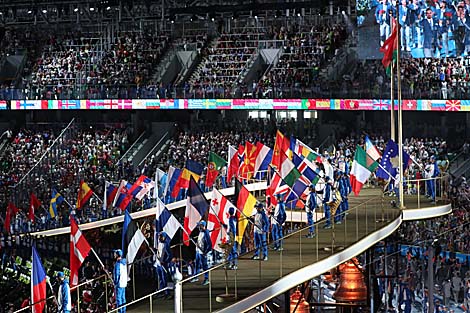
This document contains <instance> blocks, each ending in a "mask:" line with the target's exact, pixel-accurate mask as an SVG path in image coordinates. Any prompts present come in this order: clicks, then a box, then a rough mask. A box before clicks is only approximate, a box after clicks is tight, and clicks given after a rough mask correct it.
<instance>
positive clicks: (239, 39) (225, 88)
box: [188, 28, 266, 98]
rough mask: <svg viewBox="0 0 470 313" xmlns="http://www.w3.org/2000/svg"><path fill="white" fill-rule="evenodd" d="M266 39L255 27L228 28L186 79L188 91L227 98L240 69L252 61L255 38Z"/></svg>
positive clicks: (207, 50) (200, 94)
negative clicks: (187, 79) (228, 30)
mask: <svg viewBox="0 0 470 313" xmlns="http://www.w3.org/2000/svg"><path fill="white" fill-rule="evenodd" d="M262 39H266V37H265V34H264V33H263V32H262V30H260V29H258V28H248V29H239V28H235V29H232V31H231V32H224V33H222V34H221V35H220V37H219V38H218V39H217V43H216V44H215V46H210V47H208V48H207V49H206V50H205V53H206V55H205V57H204V58H203V60H202V61H201V63H200V64H199V65H198V68H197V70H196V71H195V72H194V73H193V75H192V76H191V78H190V79H189V82H188V84H189V86H190V90H189V94H191V93H194V95H195V97H196V98H202V97H222V98H229V97H230V96H231V92H232V89H233V86H234V84H237V83H238V81H239V79H240V78H241V74H242V72H243V71H244V70H245V69H246V68H247V67H248V66H249V65H250V63H249V62H253V61H254V60H253V57H254V56H255V54H256V52H257V48H258V44H259V41H260V40H262Z"/></svg>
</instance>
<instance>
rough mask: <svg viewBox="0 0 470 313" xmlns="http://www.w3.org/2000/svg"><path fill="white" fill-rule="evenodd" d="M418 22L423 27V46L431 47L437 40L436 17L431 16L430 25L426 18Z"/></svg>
mask: <svg viewBox="0 0 470 313" xmlns="http://www.w3.org/2000/svg"><path fill="white" fill-rule="evenodd" d="M420 24H421V27H422V28H423V37H424V42H423V47H424V48H425V49H433V48H434V45H435V44H436V41H437V30H438V27H439V24H438V21H437V19H435V18H432V26H431V24H429V22H428V20H427V19H426V18H424V19H423V20H422V21H421V22H420Z"/></svg>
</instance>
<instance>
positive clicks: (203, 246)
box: [197, 229, 212, 254]
mask: <svg viewBox="0 0 470 313" xmlns="http://www.w3.org/2000/svg"><path fill="white" fill-rule="evenodd" d="M202 232H203V233H204V235H203V237H202V241H201V242H199V240H198V243H197V244H198V245H199V247H198V248H199V249H200V250H201V251H202V253H203V254H206V253H207V252H209V251H212V241H211V236H210V235H209V231H208V230H207V229H205V230H203V231H202Z"/></svg>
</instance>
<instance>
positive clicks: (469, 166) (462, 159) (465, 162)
mask: <svg viewBox="0 0 470 313" xmlns="http://www.w3.org/2000/svg"><path fill="white" fill-rule="evenodd" d="M469 171H470V158H468V157H467V156H466V155H464V154H463V153H462V152H461V153H459V154H458V155H457V156H455V157H454V159H453V160H451V161H450V172H451V173H452V175H453V176H455V177H460V176H462V175H463V176H465V177H468V172H469Z"/></svg>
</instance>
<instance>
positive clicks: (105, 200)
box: [103, 180, 109, 211]
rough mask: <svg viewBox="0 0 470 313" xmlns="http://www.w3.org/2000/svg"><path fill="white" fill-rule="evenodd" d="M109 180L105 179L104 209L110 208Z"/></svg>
mask: <svg viewBox="0 0 470 313" xmlns="http://www.w3.org/2000/svg"><path fill="white" fill-rule="evenodd" d="M108 187H109V182H108V181H107V180H105V181H104V192H103V211H106V210H107V209H108V197H107V196H106V193H107V192H108Z"/></svg>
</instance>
